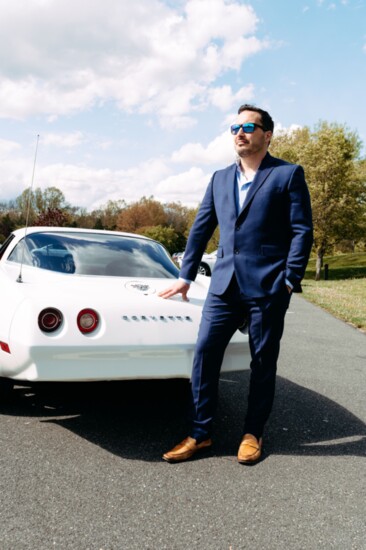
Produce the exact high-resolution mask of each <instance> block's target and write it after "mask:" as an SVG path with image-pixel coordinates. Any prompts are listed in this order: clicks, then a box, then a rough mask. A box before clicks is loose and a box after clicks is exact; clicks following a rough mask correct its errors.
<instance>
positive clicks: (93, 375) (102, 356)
mask: <svg viewBox="0 0 366 550" xmlns="http://www.w3.org/2000/svg"><path fill="white" fill-rule="evenodd" d="M24 351H25V350H23V360H22V361H21V362H17V359H16V357H11V356H8V357H7V358H6V359H7V361H6V362H5V363H4V361H3V360H1V368H0V376H4V377H8V378H12V379H14V380H19V381H20V380H22V381H45V382H46V381H47V382H51V381H60V382H61V381H62V382H67V381H70V382H71V381H97V380H131V379H132V380H133V379H144V378H146V379H153V378H190V376H191V370H192V361H193V354H194V345H191V346H190V345H185V346H179V347H178V346H165V347H163V348H162V347H160V348H157V347H156V346H155V347H147V346H139V347H132V346H131V347H126V346H123V347H120V346H119V347H117V346H116V347H115V348H111V347H106V348H103V347H95V348H94V349H93V347H92V346H90V347H87V348H86V347H69V348H65V347H61V346H60V347H58V346H47V347H32V348H30V349H29V350H28V353H24ZM4 355H8V354H4V353H2V359H4ZM249 363H250V354H249V346H248V343H247V342H246V341H245V338H244V337H243V341H238V342H231V343H230V344H229V346H228V348H227V350H226V353H225V357H224V361H223V366H222V370H223V371H238V370H244V369H247V368H249Z"/></svg>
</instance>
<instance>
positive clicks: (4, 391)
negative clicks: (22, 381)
mask: <svg viewBox="0 0 366 550" xmlns="http://www.w3.org/2000/svg"><path fill="white" fill-rule="evenodd" d="M13 387H14V380H11V379H10V378H2V377H0V404H1V403H4V402H5V401H7V400H8V399H9V398H10V397H11V395H12V391H13Z"/></svg>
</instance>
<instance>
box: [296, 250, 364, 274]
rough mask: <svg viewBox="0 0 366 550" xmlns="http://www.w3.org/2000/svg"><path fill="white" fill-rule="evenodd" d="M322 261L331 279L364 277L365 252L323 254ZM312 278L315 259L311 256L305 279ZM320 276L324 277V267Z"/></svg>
mask: <svg viewBox="0 0 366 550" xmlns="http://www.w3.org/2000/svg"><path fill="white" fill-rule="evenodd" d="M323 263H324V265H325V264H328V278H329V280H331V281H339V280H343V279H355V278H362V277H366V253H357V254H338V255H337V256H325V257H324V262H323ZM314 278H315V259H314V258H312V259H311V260H310V261H309V263H308V267H307V269H306V273H305V279H314ZM321 278H322V279H324V267H323V268H322V275H321Z"/></svg>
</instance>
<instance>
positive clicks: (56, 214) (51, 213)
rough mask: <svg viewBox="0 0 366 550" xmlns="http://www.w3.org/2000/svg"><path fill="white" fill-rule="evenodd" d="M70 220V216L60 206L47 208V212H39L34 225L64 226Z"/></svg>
mask: <svg viewBox="0 0 366 550" xmlns="http://www.w3.org/2000/svg"><path fill="white" fill-rule="evenodd" d="M68 222H69V216H68V215H67V214H66V212H64V211H63V210H60V208H47V210H46V211H45V212H41V213H40V214H38V216H37V218H36V219H35V220H34V222H33V225H37V226H47V227H52V226H53V227H64V226H65V225H67V224H68Z"/></svg>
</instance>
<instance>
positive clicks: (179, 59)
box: [0, 0, 268, 127]
mask: <svg viewBox="0 0 366 550" xmlns="http://www.w3.org/2000/svg"><path fill="white" fill-rule="evenodd" d="M179 6H181V9H180V7H179ZM0 9H1V13H2V17H1V19H0V33H1V37H2V48H1V51H0V67H1V70H0V116H1V117H4V118H6V117H7V118H16V119H24V118H27V117H29V116H31V115H46V116H48V117H50V120H54V119H55V117H57V116H60V115H64V114H69V113H74V112H78V111H80V110H85V109H88V108H90V107H92V106H94V105H96V104H98V103H103V102H106V101H110V100H112V101H115V102H116V104H117V105H118V107H119V108H120V109H122V110H125V111H127V112H131V111H134V112H141V113H156V114H157V115H158V116H159V117H161V119H162V123H163V124H164V121H165V120H166V119H167V118H168V117H170V124H171V123H172V122H171V121H172V118H173V119H174V117H175V122H176V124H177V126H180V127H187V126H189V125H192V124H193V123H194V121H193V120H192V112H194V110H195V109H199V108H200V105H202V103H203V102H205V101H207V95H209V96H210V97H213V96H212V94H213V95H215V94H214V86H213V85H214V83H215V80H216V79H217V78H218V77H221V76H222V75H223V74H224V73H225V72H227V71H231V70H238V69H239V68H240V67H241V65H242V63H243V62H244V60H245V59H246V58H247V57H249V56H251V55H254V54H255V53H256V52H258V51H260V50H261V49H263V48H265V47H268V44H267V43H266V42H265V41H261V40H260V39H258V38H257V37H256V36H255V32H256V27H257V23H258V19H257V16H256V15H255V13H254V11H253V9H252V8H251V7H250V6H248V5H244V4H242V3H241V2H239V0H236V1H231V2H228V1H227V0H199V1H197V0H188V1H187V2H185V3H178V4H177V6H176V7H174V8H172V7H168V6H167V5H166V4H164V3H163V2H162V1H159V0H139V2H132V3H130V2H121V1H120V0H106V1H105V2H100V1H99V0H89V1H88V3H87V9H85V3H84V2H82V1H81V0H63V1H62V2H59V1H58V0H42V1H40V0H27V1H26V0H19V1H17V2H9V1H8V0H0ZM203 21H204V24H202V22H203ZM210 87H213V90H210ZM234 95H235V94H234ZM227 102H228V103H229V102H230V97H229V98H228V99H227ZM220 108H222V107H221V106H220Z"/></svg>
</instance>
